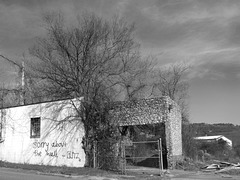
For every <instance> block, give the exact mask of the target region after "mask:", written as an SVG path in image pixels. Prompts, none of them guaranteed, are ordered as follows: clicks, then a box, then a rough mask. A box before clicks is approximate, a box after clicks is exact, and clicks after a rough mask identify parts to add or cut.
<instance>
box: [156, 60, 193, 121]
mask: <svg viewBox="0 0 240 180" xmlns="http://www.w3.org/2000/svg"><path fill="white" fill-rule="evenodd" d="M189 68H190V67H189V66H188V65H186V64H185V63H178V64H172V65H170V66H168V67H164V68H162V69H159V70H157V71H155V72H154V76H153V77H154V82H153V91H152V93H153V95H155V96H159V94H160V95H162V96H169V97H170V98H171V99H172V100H174V101H175V102H176V103H177V104H178V105H179V106H180V108H181V113H182V120H183V123H185V122H188V119H189V117H188V103H187V98H188V88H189V84H188V82H187V81H186V80H185V78H184V75H185V74H186V73H187V71H188V70H189Z"/></svg>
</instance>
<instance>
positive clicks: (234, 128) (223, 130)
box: [189, 123, 240, 147]
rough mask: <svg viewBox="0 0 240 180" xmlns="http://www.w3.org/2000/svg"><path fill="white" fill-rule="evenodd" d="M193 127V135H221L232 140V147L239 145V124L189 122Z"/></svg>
mask: <svg viewBox="0 0 240 180" xmlns="http://www.w3.org/2000/svg"><path fill="white" fill-rule="evenodd" d="M189 126H191V127H192V128H193V129H194V133H195V136H206V135H208V136H212V135H223V136H225V137H227V138H228V139H230V140H232V142H233V147H235V146H238V145H240V126H239V125H233V124H229V123H228V124H223V123H220V124H206V123H193V124H190V125H189Z"/></svg>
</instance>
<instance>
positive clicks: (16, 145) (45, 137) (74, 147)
mask: <svg viewBox="0 0 240 180" xmlns="http://www.w3.org/2000/svg"><path fill="white" fill-rule="evenodd" d="M79 103H80V101H79V99H74V100H64V101H56V102H49V103H41V104H34V105H27V106H19V107H13V108H6V109H2V110H0V118H1V120H2V121H3V122H4V123H3V132H2V135H3V142H1V143H0V160H2V161H7V162H13V163H29V164H44V165H54V166H63V165H65V166H69V167H83V166H84V164H85V153H84V150H83V149H82V137H83V136H84V128H83V125H82V124H81V123H79V122H80V121H79V119H77V118H74V114H75V113H74V112H75V109H74V106H73V104H75V105H77V104H79ZM35 117H40V118H41V135H40V138H30V123H31V118H35ZM66 119H68V123H60V124H59V125H58V126H56V125H57V124H58V122H60V121H64V120H66ZM69 120H70V121H71V123H69Z"/></svg>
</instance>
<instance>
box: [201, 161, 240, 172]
mask: <svg viewBox="0 0 240 180" xmlns="http://www.w3.org/2000/svg"><path fill="white" fill-rule="evenodd" d="M201 170H202V171H204V172H217V173H227V174H229V173H230V172H233V171H237V172H238V174H240V163H237V164H234V163H229V162H221V161H217V162H216V163H214V164H210V165H208V166H204V167H202V168H201Z"/></svg>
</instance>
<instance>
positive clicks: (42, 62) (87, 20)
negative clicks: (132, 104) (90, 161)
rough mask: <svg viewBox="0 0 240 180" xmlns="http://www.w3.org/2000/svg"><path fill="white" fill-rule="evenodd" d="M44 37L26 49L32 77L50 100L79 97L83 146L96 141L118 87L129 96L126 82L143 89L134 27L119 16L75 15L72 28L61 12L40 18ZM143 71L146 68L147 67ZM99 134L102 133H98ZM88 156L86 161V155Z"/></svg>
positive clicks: (117, 92) (140, 63)
mask: <svg viewBox="0 0 240 180" xmlns="http://www.w3.org/2000/svg"><path fill="white" fill-rule="evenodd" d="M44 22H45V28H46V31H47V33H46V37H45V38H38V39H37V41H36V45H35V46H34V47H33V48H31V49H30V54H31V55H32V57H34V60H33V61H32V62H31V63H30V64H29V66H30V67H31V73H32V75H33V76H32V77H34V79H37V80H41V84H42V85H43V86H42V87H45V88H43V89H41V91H44V95H45V96H47V97H49V98H51V99H62V98H73V97H83V101H82V102H81V107H77V110H78V112H79V116H80V117H81V122H80V123H83V125H84V128H85V141H84V143H83V144H84V148H85V151H86V153H88V151H89V148H88V147H89V141H90V140H92V139H94V138H95V139H96V138H98V137H97V136H98V133H97V130H99V129H101V127H104V126H105V127H104V128H106V125H108V124H109V122H108V121H107V120H106V114H107V109H106V104H109V102H111V101H114V100H116V97H118V94H119V92H121V91H120V89H121V88H128V89H126V92H127V93H128V94H129V96H131V97H132V96H133V94H134V92H133V91H134V90H131V92H130V90H129V84H125V83H126V81H127V80H129V77H132V79H131V84H130V85H131V86H133V84H134V83H132V82H133V80H134V79H135V80H136V79H137V77H139V78H138V81H136V82H137V83H135V84H134V85H135V87H137V90H136V91H135V92H138V91H139V90H140V89H142V86H143V85H142V84H141V83H142V82H141V81H140V79H141V78H140V74H143V72H144V71H143V70H142V69H143V68H146V64H147V63H144V62H140V55H139V44H137V43H136V42H135V40H134V37H133V35H134V25H133V24H128V23H126V22H125V21H124V20H122V19H119V18H113V19H112V20H103V19H101V18H99V17H97V16H95V15H94V14H84V15H83V16H81V17H78V22H77V23H76V24H75V25H73V26H72V27H68V26H67V25H66V24H65V21H64V18H63V15H62V14H59V13H57V14H56V13H51V14H47V15H45V16H44ZM145 71H146V69H145ZM101 136H102V134H101ZM87 158H88V157H87Z"/></svg>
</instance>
